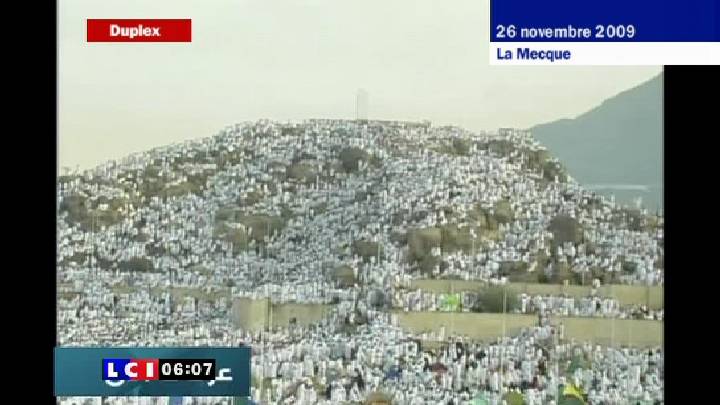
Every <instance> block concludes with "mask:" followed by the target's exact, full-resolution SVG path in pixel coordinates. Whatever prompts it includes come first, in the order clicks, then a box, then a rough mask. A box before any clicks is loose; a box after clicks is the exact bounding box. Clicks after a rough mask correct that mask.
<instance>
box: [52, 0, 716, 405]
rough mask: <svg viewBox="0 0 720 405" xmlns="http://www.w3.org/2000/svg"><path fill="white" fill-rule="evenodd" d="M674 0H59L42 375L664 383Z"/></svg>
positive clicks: (392, 395)
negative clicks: (50, 358) (50, 260)
mask: <svg viewBox="0 0 720 405" xmlns="http://www.w3.org/2000/svg"><path fill="white" fill-rule="evenodd" d="M575 3H578V4H575ZM580 3H582V4H580ZM656 3H658V2H656ZM659 3H664V1H659ZM667 3H668V4H670V2H667ZM691 3H692V4H695V5H696V6H697V7H696V8H695V9H693V8H692V7H688V8H687V9H684V10H685V11H678V10H677V7H676V6H673V7H675V9H672V7H671V8H669V9H667V10H665V11H664V13H665V14H663V12H662V11H658V12H657V13H641V12H640V11H642V10H647V7H648V4H650V3H649V2H642V1H641V2H638V4H636V5H632V6H629V5H627V4H622V2H618V1H614V0H613V1H604V2H600V1H588V2H566V1H556V2H553V1H533V2H530V1H520V0H507V1H500V0H488V1H479V0H455V1H452V2H448V1H439V0H366V1H336V0H307V1H302V2H300V1H298V2H290V1H284V2H281V1H260V0H213V1H204V2H200V1H190V0H154V1H152V2H144V1H127V0H123V1H120V0H107V1H103V2H97V1H91V0H68V1H63V2H59V4H58V5H57V49H58V53H57V58H58V59H57V92H58V93H57V94H58V96H57V111H58V113H57V114H58V120H57V128H58V133H57V148H58V173H57V183H56V186H57V193H56V195H57V221H56V226H57V232H56V237H57V253H56V255H57V256H56V257H57V260H56V290H57V296H56V299H57V309H56V313H57V324H56V331H57V343H56V347H55V349H54V356H55V364H54V370H55V371H54V372H55V374H54V378H55V380H54V387H55V392H54V395H55V397H56V401H57V403H58V404H63V405H71V404H73V405H84V404H167V405H180V404H185V405H186V404H212V405H215V404H248V405H249V404H258V405H259V404H262V405H270V404H301V405H306V404H307V405H309V404H374V405H378V404H383V405H388V404H393V405H416V404H442V405H448V404H452V405H464V404H470V405H523V404H524V405H541V404H553V405H569V404H593V405H595V404H604V405H611V404H613V405H620V404H633V405H634V404H643V405H645V404H664V403H665V395H664V392H665V366H664V361H665V347H664V280H665V264H664V263H665V251H664V246H665V245H664V210H663V208H664V196H663V185H664V180H663V166H664V163H663V156H664V152H663V144H664V124H663V122H664V101H665V100H664V95H663V94H664V86H665V80H664V75H665V69H664V67H663V66H664V65H668V64H675V63H677V60H678V56H677V55H686V56H685V57H687V58H691V64H715V63H718V59H720V57H719V56H718V55H720V52H718V51H720V48H719V47H718V46H717V45H718V43H719V42H718V41H719V40H720V34H719V33H720V30H718V28H717V25H716V21H715V20H714V19H713V18H714V17H712V14H713V13H712V11H713V10H715V9H714V8H713V7H715V6H714V4H713V2H712V1H699V0H696V1H694V2H693V1H690V2H688V4H691ZM558 10H560V11H558ZM618 10H619V11H618ZM668 13H675V14H674V15H675V17H674V18H677V19H678V21H680V22H681V23H682V22H685V23H689V22H690V21H691V19H692V21H693V23H692V25H693V27H694V28H693V29H694V30H684V31H683V30H680V29H679V28H677V27H676V28H672V27H671V28H668V27H667V26H666V25H665V24H663V23H662V22H663V21H665V18H666V17H667V14H668ZM693 13H694V14H693ZM616 14H617V15H616ZM621 14H622V16H620V15H621ZM708 15H710V17H707V16H708ZM611 16H613V17H612V18H611ZM698 16H700V17H698ZM696 17H698V18H699V19H695V18H696ZM679 24H680V23H679ZM663 49H664V50H665V51H663ZM692 58H694V59H692Z"/></svg>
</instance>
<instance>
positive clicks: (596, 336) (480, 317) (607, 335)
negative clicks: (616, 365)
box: [395, 311, 663, 347]
mask: <svg viewBox="0 0 720 405" xmlns="http://www.w3.org/2000/svg"><path fill="white" fill-rule="evenodd" d="M395 313H396V314H397V315H398V321H399V322H400V326H401V327H403V328H406V329H407V330H410V331H412V332H415V333H422V332H431V331H436V332H437V331H439V330H440V327H442V326H445V333H446V336H447V335H448V334H451V333H453V334H460V335H465V336H468V337H469V338H471V339H477V340H480V341H489V340H494V339H497V338H498V337H500V336H502V335H503V315H502V314H488V313H470V312H459V313H451V312H402V311H395ZM505 316H506V318H505V330H506V334H507V335H508V336H512V335H514V334H517V333H519V332H520V330H521V329H522V328H524V327H530V326H534V325H536V324H537V321H538V317H537V316H535V315H520V314H507V315H505ZM553 322H555V323H559V322H562V323H563V325H564V326H565V338H567V339H576V340H578V341H591V342H594V343H598V344H602V345H610V344H613V343H614V344H615V345H632V346H639V347H647V346H661V345H662V343H663V323H662V322H659V321H645V320H626V319H616V320H615V321H614V322H613V320H612V319H605V318H571V317H555V318H553Z"/></svg>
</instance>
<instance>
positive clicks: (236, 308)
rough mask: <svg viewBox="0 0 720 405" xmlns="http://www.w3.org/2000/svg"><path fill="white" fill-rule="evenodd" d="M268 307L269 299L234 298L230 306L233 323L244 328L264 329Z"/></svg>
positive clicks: (266, 323) (266, 322)
mask: <svg viewBox="0 0 720 405" xmlns="http://www.w3.org/2000/svg"><path fill="white" fill-rule="evenodd" d="M269 309H270V300H269V299H260V300H253V299H251V298H235V299H234V300H233V306H232V321H233V325H234V326H235V327H237V328H242V329H244V330H261V329H265V328H266V327H267V325H268V313H269V312H270V310H269Z"/></svg>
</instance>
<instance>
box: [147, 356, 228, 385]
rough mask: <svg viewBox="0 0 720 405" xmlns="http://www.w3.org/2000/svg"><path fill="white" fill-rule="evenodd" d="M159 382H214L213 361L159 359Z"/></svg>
mask: <svg viewBox="0 0 720 405" xmlns="http://www.w3.org/2000/svg"><path fill="white" fill-rule="evenodd" d="M158 363H159V364H158V366H159V367H158V368H159V371H160V373H159V374H160V375H159V377H160V378H159V379H160V380H202V381H208V380H214V379H215V359H159V361H158Z"/></svg>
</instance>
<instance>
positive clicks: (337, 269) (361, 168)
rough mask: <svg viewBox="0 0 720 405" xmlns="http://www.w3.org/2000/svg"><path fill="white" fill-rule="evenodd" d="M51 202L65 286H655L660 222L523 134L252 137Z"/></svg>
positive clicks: (436, 131)
mask: <svg viewBox="0 0 720 405" xmlns="http://www.w3.org/2000/svg"><path fill="white" fill-rule="evenodd" d="M58 200H59V215H60V221H59V223H58V227H59V246H60V249H59V253H58V255H59V257H58V266H59V272H60V274H61V275H63V274H64V275H65V276H66V277H67V274H68V273H67V272H68V271H71V272H74V273H77V272H83V271H89V270H88V269H90V268H92V269H93V271H92V273H93V274H113V275H115V276H117V277H118V279H117V280H115V281H114V282H113V283H114V284H118V285H119V284H123V285H125V284H127V281H128V280H127V279H128V277H130V278H132V277H150V278H155V279H157V280H156V281H155V283H156V284H157V283H161V280H169V281H168V283H169V284H172V283H174V282H175V281H176V280H177V279H178V277H184V278H188V277H191V276H192V277H195V278H196V280H202V283H200V284H202V286H203V287H204V288H206V289H209V290H212V289H213V288H214V287H215V288H223V287H226V288H233V289H234V290H237V291H238V292H240V291H245V292H248V293H252V294H253V295H258V294H260V295H262V294H275V293H279V290H277V291H275V290H273V291H270V290H269V288H270V289H272V288H277V289H280V288H281V287H282V286H283V285H292V286H293V288H292V290H293V294H298V291H300V290H301V289H302V288H301V287H302V286H307V287H308V293H307V294H306V296H307V297H306V298H308V299H309V298H310V297H312V296H313V294H315V293H312V292H310V291H312V290H314V289H315V290H317V289H322V290H324V292H325V293H327V292H329V291H331V286H336V285H338V283H340V284H342V283H346V284H349V285H353V284H355V283H358V284H368V285H370V284H374V285H379V286H381V285H383V284H385V282H386V280H385V278H386V277H395V276H400V275H402V276H403V277H412V278H415V277H423V278H428V277H438V278H448V277H452V278H462V279H482V280H491V279H498V280H499V279H503V278H504V279H508V280H510V281H530V282H551V283H558V282H565V281H566V280H567V282H569V283H571V284H574V283H582V282H585V283H587V282H589V280H591V279H592V278H598V279H600V280H603V281H604V282H613V283H631V284H632V283H643V284H644V283H650V284H658V283H662V275H663V265H662V218H661V217H658V216H656V215H655V214H654V213H652V214H651V213H648V212H646V211H641V210H637V209H631V208H628V207H624V206H620V205H616V204H615V203H614V202H613V201H610V200H608V199H606V198H604V197H601V196H599V195H597V194H595V193H593V192H591V191H588V190H584V189H582V188H581V187H580V186H579V185H578V184H577V183H576V182H575V181H574V180H573V179H572V177H571V176H569V175H568V174H567V173H566V172H565V170H564V169H563V167H562V166H561V165H560V164H559V162H558V161H557V160H556V159H554V158H553V157H552V154H551V152H549V151H547V150H546V149H545V148H544V147H543V146H541V145H540V144H538V142H537V141H536V140H535V139H534V138H533V137H532V135H531V134H530V133H528V132H524V131H516V130H509V129H506V130H501V131H500V132H499V133H498V134H476V133H472V132H469V131H466V130H463V129H461V128H457V127H449V126H448V127H433V126H431V125H430V124H429V123H427V122H422V123H411V122H381V121H370V122H367V121H350V120H309V121H306V122H303V123H294V124H289V123H278V122H270V121H258V122H253V123H244V124H238V125H234V126H231V127H228V128H226V129H225V130H223V131H222V132H220V133H219V134H218V135H217V136H214V137H211V138H206V139H202V140H198V141H192V142H186V143H181V144H175V145H170V146H167V147H163V148H158V149H155V150H151V151H148V152H146V153H140V154H137V155H133V156H129V157H127V158H125V159H122V160H119V161H112V162H108V163H107V164H105V165H102V166H99V167H97V168H95V169H94V170H90V171H86V172H84V173H75V174H64V175H63V176H61V177H60V178H59V188H58ZM83 269H85V270H83ZM123 274H125V275H126V277H124V278H123V277H122V275H123ZM584 280H587V281H584ZM318 283H319V284H321V285H318ZM269 286H274V287H272V288H271V287H269ZM325 293H323V295H325Z"/></svg>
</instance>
